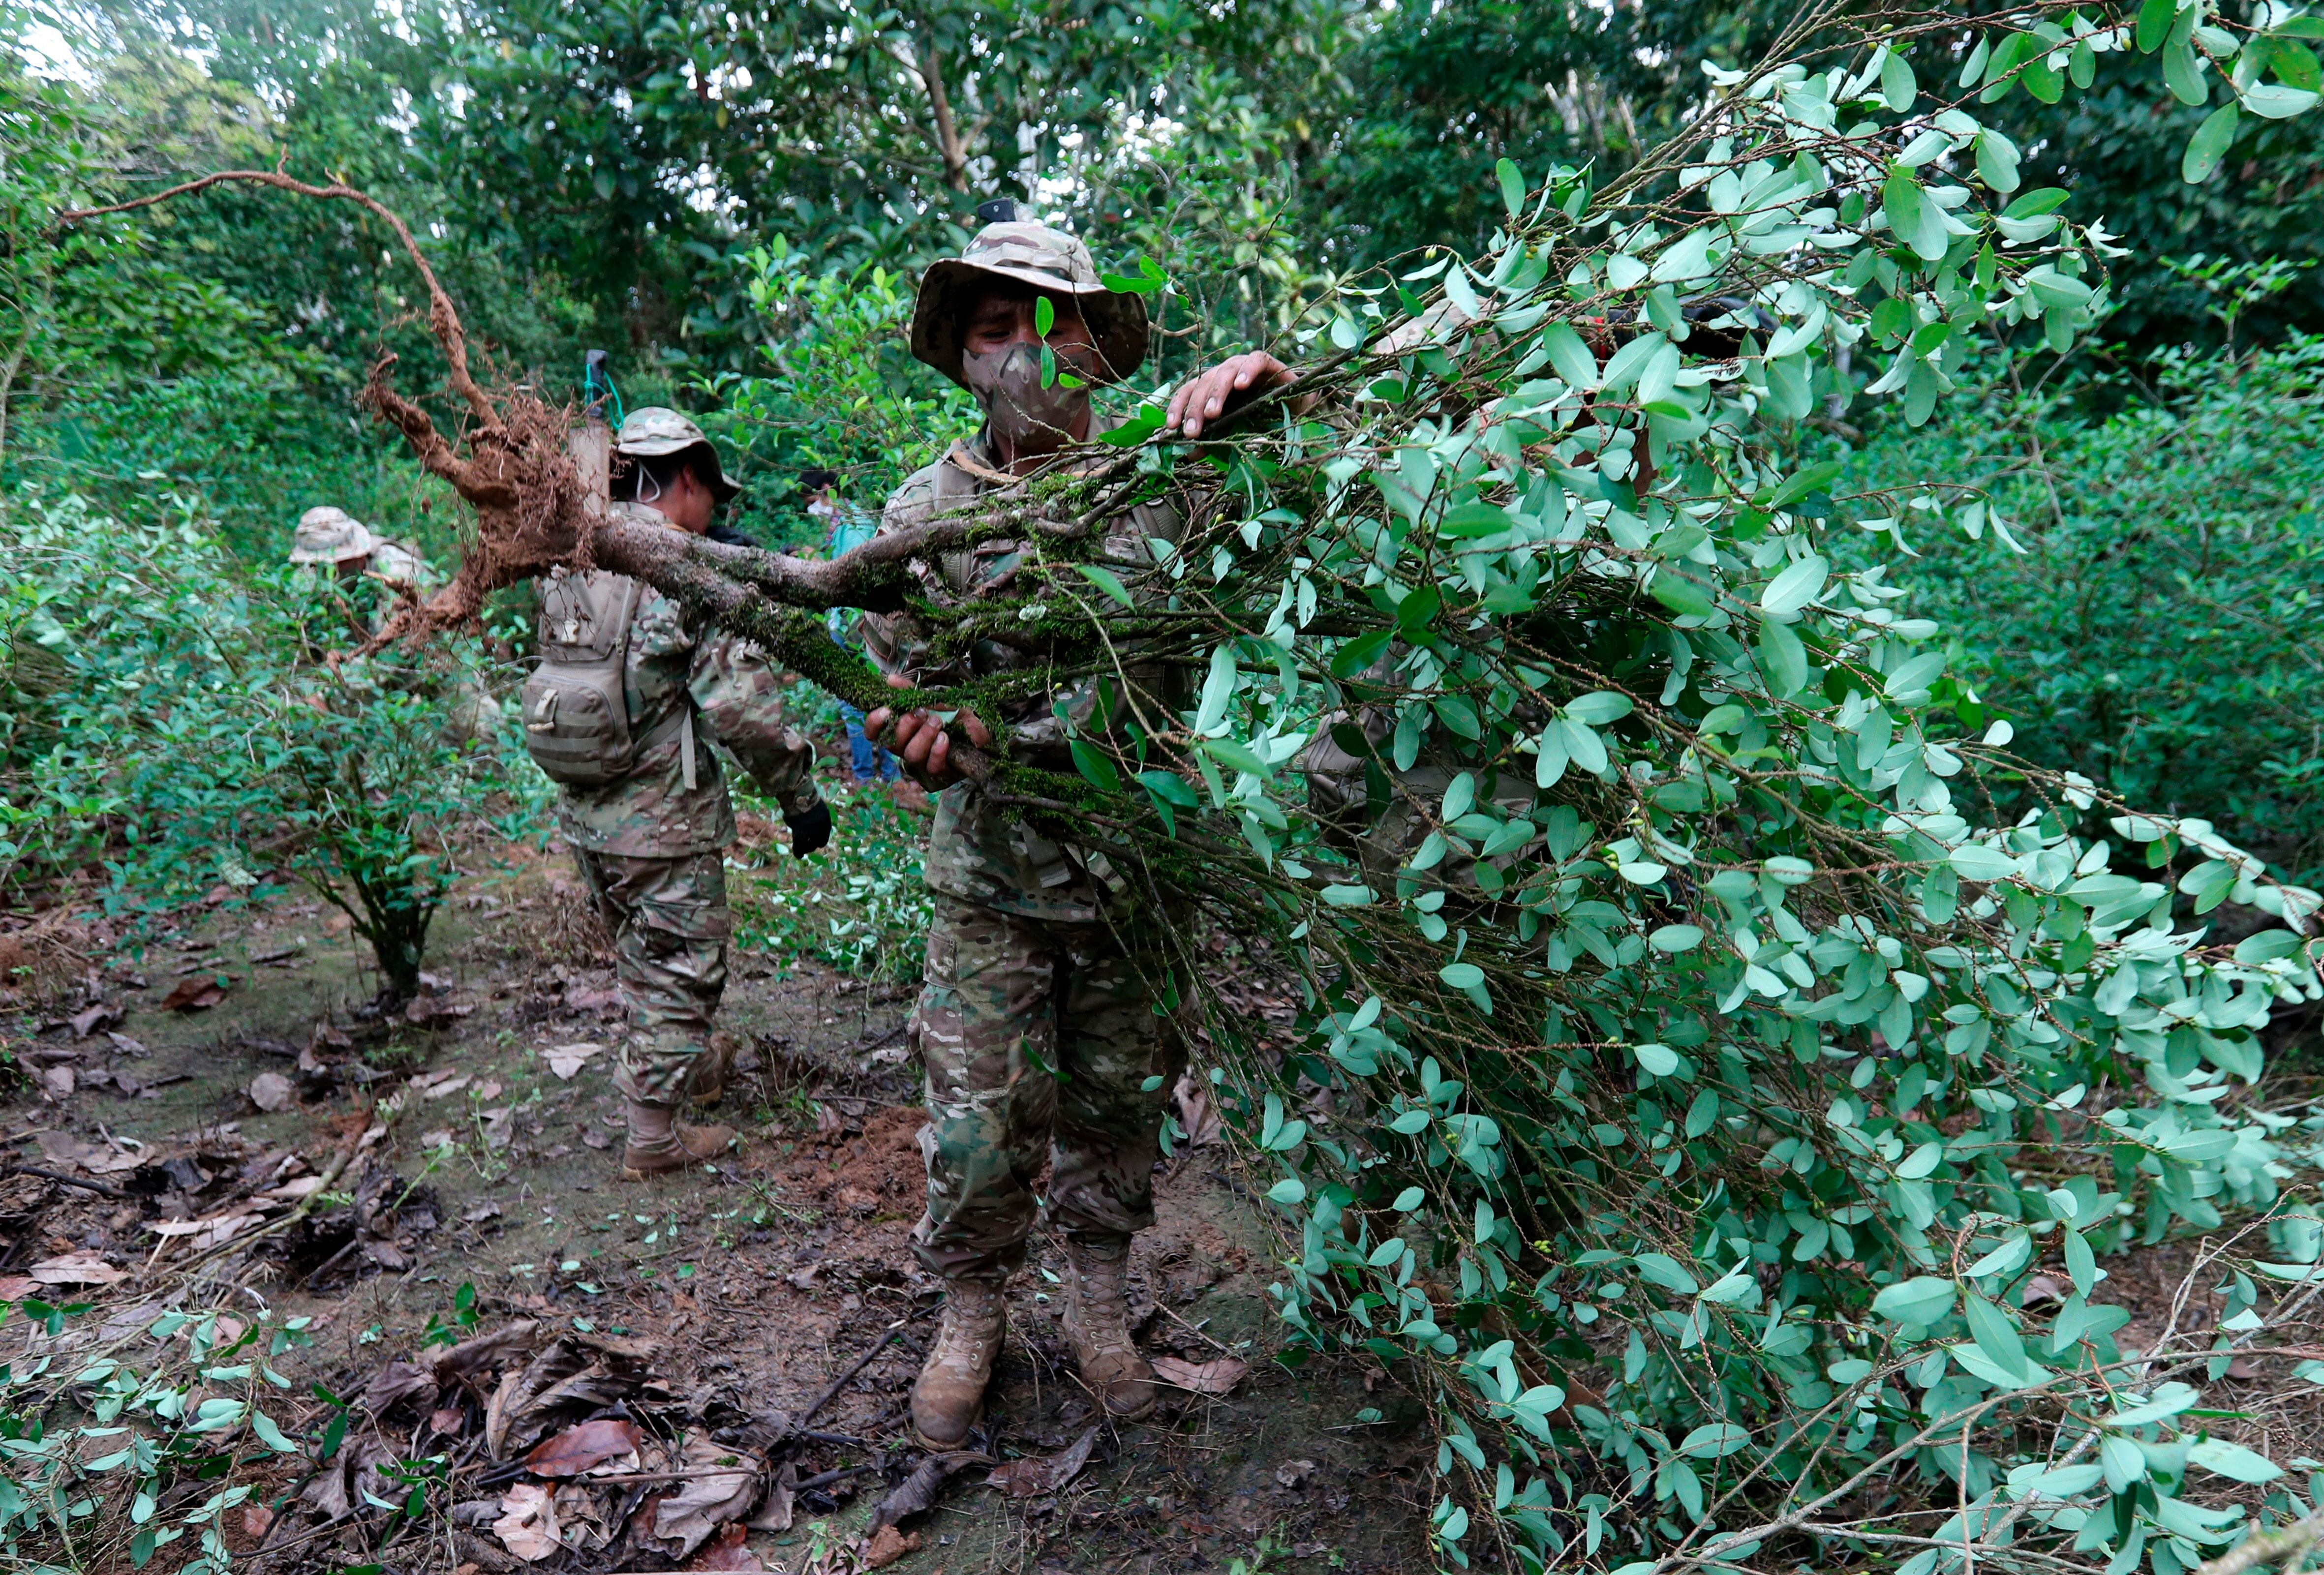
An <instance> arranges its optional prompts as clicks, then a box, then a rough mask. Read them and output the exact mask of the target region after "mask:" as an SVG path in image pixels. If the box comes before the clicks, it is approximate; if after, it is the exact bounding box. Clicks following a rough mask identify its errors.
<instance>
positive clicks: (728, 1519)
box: [653, 1437, 766, 1559]
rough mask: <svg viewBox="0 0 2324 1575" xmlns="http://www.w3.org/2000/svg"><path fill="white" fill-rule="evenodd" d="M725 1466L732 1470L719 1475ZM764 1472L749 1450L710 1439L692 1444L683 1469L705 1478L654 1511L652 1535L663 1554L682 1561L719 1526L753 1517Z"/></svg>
mask: <svg viewBox="0 0 2324 1575" xmlns="http://www.w3.org/2000/svg"><path fill="white" fill-rule="evenodd" d="M722 1466H731V1467H732V1468H733V1469H732V1470H717V1469H714V1468H717V1467H722ZM765 1468H766V1462H765V1461H764V1460H761V1459H760V1458H759V1457H758V1456H757V1455H755V1454H752V1452H751V1451H748V1450H743V1449H735V1448H730V1447H729V1446H727V1445H725V1444H722V1443H719V1442H716V1441H714V1440H711V1439H706V1438H700V1437H696V1438H690V1439H688V1440H687V1441H686V1449H685V1452H684V1453H683V1454H681V1455H680V1456H679V1457H678V1469H680V1470H683V1471H702V1472H705V1473H706V1474H705V1475H703V1476H698V1477H696V1478H694V1479H693V1480H691V1481H687V1482H681V1483H679V1484H678V1491H677V1492H676V1493H673V1494H672V1495H670V1496H669V1497H667V1498H665V1499H663V1500H662V1501H661V1503H660V1505H659V1506H657V1507H656V1508H655V1510H654V1516H653V1534H654V1538H655V1540H656V1541H657V1542H658V1543H659V1544H660V1546H661V1550H662V1552H665V1553H668V1554H669V1556H670V1557H671V1558H673V1559H683V1558H685V1557H686V1556H687V1554H689V1553H691V1552H694V1550H695V1549H696V1548H698V1547H700V1546H701V1545H702V1544H703V1543H705V1542H707V1541H709V1540H710V1538H711V1536H712V1535H713V1534H715V1533H716V1532H717V1530H718V1528H719V1527H720V1526H722V1525H726V1524H730V1523H732V1522H734V1521H739V1520H741V1519H742V1518H743V1517H744V1516H745V1515H749V1514H750V1513H751V1506H752V1505H754V1504H756V1503H757V1502H758V1500H759V1477H760V1473H761V1471H763V1470H764V1469H765Z"/></svg>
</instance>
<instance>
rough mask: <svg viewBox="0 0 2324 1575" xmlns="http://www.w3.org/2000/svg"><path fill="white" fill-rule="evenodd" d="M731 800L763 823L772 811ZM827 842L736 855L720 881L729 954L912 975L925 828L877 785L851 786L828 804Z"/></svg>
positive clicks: (743, 792)
mask: <svg viewBox="0 0 2324 1575" xmlns="http://www.w3.org/2000/svg"><path fill="white" fill-rule="evenodd" d="M736 797H737V799H738V801H739V802H740V803H741V804H742V805H744V806H749V807H751V808H753V809H756V810H758V811H759V812H760V813H761V814H764V815H768V816H769V817H770V818H776V817H779V815H780V813H781V812H780V809H779V806H776V805H774V804H772V803H771V802H765V801H761V800H757V799H754V798H752V797H751V795H750V793H749V790H748V789H747V788H740V787H738V789H737V792H736ZM831 818H832V834H831V844H830V845H829V846H828V847H826V848H825V849H824V850H823V851H822V852H818V853H813V854H810V855H808V856H807V858H805V859H794V858H791V857H789V856H788V854H787V853H785V852H782V851H781V850H779V849H776V848H771V847H770V848H765V849H761V850H755V851H752V852H746V853H745V854H744V855H743V857H744V858H746V859H751V860H753V862H752V865H751V867H749V868H746V869H742V870H735V871H733V874H732V875H731V876H730V878H729V880H728V883H727V893H728V896H729V898H730V899H731V900H732V901H733V906H734V938H735V945H736V949H737V951H738V952H740V953H746V954H747V953H757V954H760V955H761V956H763V957H764V958H765V959H766V960H768V961H770V962H771V963H774V964H775V965H776V966H777V967H779V968H781V969H783V970H784V971H786V972H788V970H789V969H791V968H792V967H794V966H796V965H797V964H798V962H799V961H801V960H802V959H805V960H807V961H810V962H816V963H823V964H825V965H826V966H828V967H832V968H835V969H837V970H838V971H839V972H842V973H845V974H849V975H851V976H853V977H855V978H859V979H871V980H881V981H895V982H899V983H900V982H906V981H911V980H915V979H918V977H919V974H920V963H921V962H922V959H923V958H924V956H925V955H926V952H927V934H928V918H929V916H930V915H931V914H932V913H933V912H934V904H933V903H932V902H931V901H930V899H929V897H928V890H927V886H926V884H924V883H923V881H922V880H921V878H920V859H921V849H922V847H923V846H924V845H925V838H926V836H927V823H926V822H925V821H924V820H922V819H921V818H920V817H919V816H918V815H914V814H913V813H912V812H911V811H909V810H908V809H906V808H904V807H903V806H901V805H899V804H898V803H897V802H896V799H895V797H894V795H893V794H892V793H891V792H890V790H889V789H888V788H885V787H882V786H880V785H877V784H859V785H858V786H856V787H855V788H854V789H853V792H852V793H850V794H849V796H848V797H844V798H843V799H839V800H836V801H835V802H834V803H833V804H832V806H831Z"/></svg>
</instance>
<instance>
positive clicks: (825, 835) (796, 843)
mask: <svg viewBox="0 0 2324 1575" xmlns="http://www.w3.org/2000/svg"><path fill="white" fill-rule="evenodd" d="M783 824H785V825H787V826H788V827H790V828H791V857H792V858H794V859H804V858H806V857H807V855H808V854H809V853H812V852H815V851H816V849H818V848H820V847H822V846H823V845H824V844H825V843H828V842H830V841H831V806H830V805H828V804H825V802H824V801H823V800H822V799H820V798H818V799H816V801H815V807H813V808H812V809H802V810H800V811H799V812H798V814H797V815H785V816H783Z"/></svg>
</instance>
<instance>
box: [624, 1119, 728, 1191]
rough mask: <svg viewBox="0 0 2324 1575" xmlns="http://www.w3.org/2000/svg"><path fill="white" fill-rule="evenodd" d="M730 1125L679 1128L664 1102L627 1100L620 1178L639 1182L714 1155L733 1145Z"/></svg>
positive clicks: (711, 1158) (710, 1158)
mask: <svg viewBox="0 0 2324 1575" xmlns="http://www.w3.org/2000/svg"><path fill="white" fill-rule="evenodd" d="M733 1142H734V1128H732V1127H682V1126H680V1125H678V1112H677V1111H675V1110H671V1109H670V1108H669V1106H668V1105H647V1104H641V1103H639V1102H638V1101H635V1100H632V1101H630V1141H629V1144H628V1146H627V1147H624V1148H623V1149H622V1180H623V1181H643V1180H645V1179H646V1177H648V1176H650V1175H666V1174H669V1172H671V1171H674V1170H684V1169H686V1168H687V1166H688V1165H701V1164H703V1163H704V1162H705V1161H707V1160H713V1159H715V1158H717V1157H718V1156H720V1155H722V1154H724V1153H725V1152H726V1150H727V1149H728V1148H729V1147H733Z"/></svg>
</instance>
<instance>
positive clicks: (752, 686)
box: [524, 407, 831, 1180]
mask: <svg viewBox="0 0 2324 1575" xmlns="http://www.w3.org/2000/svg"><path fill="white" fill-rule="evenodd" d="M613 454H614V461H613V496H614V498H615V499H616V500H617V501H616V502H613V504H612V506H611V512H612V513H613V516H614V517H615V518H627V519H629V520H635V521H638V522H641V523H649V524H652V525H654V526H657V527H659V528H664V529H669V530H684V531H687V532H690V533H692V534H695V535H705V534H707V533H709V531H710V530H711V528H712V522H713V520H715V518H716V515H717V513H718V511H719V510H720V509H721V508H722V507H723V506H724V504H725V503H726V502H728V501H729V500H731V499H732V498H733V495H734V493H735V492H736V491H737V489H736V488H735V487H734V486H733V484H732V483H730V482H728V481H727V479H726V477H725V474H724V471H723V470H722V468H721V467H720V465H719V463H718V452H717V450H716V449H715V448H714V447H712V446H711V444H710V441H709V439H708V438H706V437H704V436H703V434H702V429H701V428H698V427H696V425H695V424H694V423H693V422H692V421H689V420H687V419H686V418H685V417H684V416H681V415H679V414H678V412H677V411H676V410H664V409H660V408H658V407H656V408H648V409H644V410H632V411H631V412H630V414H629V418H628V419H626V420H624V421H623V422H622V429H621V432H620V433H619V434H618V435H617V437H615V440H614V446H613ZM539 634H540V656H541V659H540V665H539V668H536V669H535V670H534V672H533V674H532V677H531V678H530V680H529V681H528V682H527V683H526V685H525V692H524V719H525V739H526V743H527V745H528V746H529V747H530V750H531V751H532V755H533V759H534V760H537V761H539V764H540V768H541V769H542V770H543V771H545V772H547V773H548V774H549V777H551V778H554V779H555V780H556V781H557V782H558V784H559V786H560V788H561V789H562V791H561V792H560V793H559V795H558V826H559V829H560V831H561V832H562V834H563V835H564V837H565V841H566V842H567V844H569V845H570V846H571V847H572V849H573V852H574V857H575V859H576V861H578V863H579V864H580V867H581V875H582V879H583V880H586V882H587V883H588V887H589V891H590V895H591V897H592V898H594V899H595V903H596V906H597V909H598V912H599V913H600V914H602V915H603V916H604V919H605V923H606V926H607V928H608V929H610V930H611V931H612V932H613V955H614V963H615V967H616V969H617V971H618V972H619V974H620V976H621V981H622V996H623V998H624V999H625V1001H626V1003H627V1005H628V1007H629V1009H630V1027H629V1031H628V1033H627V1034H626V1035H625V1036H623V1039H622V1046H621V1055H620V1060H619V1064H618V1065H617V1067H616V1069H615V1072H614V1082H615V1084H616V1085H617V1086H618V1087H619V1088H620V1089H621V1091H622V1093H623V1094H624V1095H625V1096H626V1097H627V1099H628V1101H629V1141H628V1143H627V1146H626V1147H624V1149H623V1151H622V1174H623V1175H624V1176H626V1177H628V1178H630V1179H632V1180H642V1179H644V1178H645V1177H646V1176H649V1175H654V1174H661V1173H664V1172H669V1171H675V1170H679V1169H682V1168H684V1167H686V1166H688V1165H696V1164H700V1163H702V1162H704V1161H705V1160H709V1159H713V1158H715V1157H716V1156H718V1155H719V1154H721V1153H723V1152H724V1150H725V1149H726V1148H727V1147H728V1146H729V1145H730V1144H732V1143H733V1138H734V1132H733V1128H729V1127H723V1126H707V1127H698V1128H697V1127H689V1126H686V1125H683V1124H681V1123H680V1122H678V1119H677V1117H678V1110H680V1109H681V1108H682V1107H683V1106H684V1105H685V1104H686V1103H687V1101H688V1099H689V1098H691V1099H696V1100H700V1101H704V1102H709V1101H714V1100H715V1098H716V1097H717V1096H718V1093H719V1092H720V1091H722V1090H723V1084H724V1070H725V1069H724V1067H723V1066H722V1065H721V1064H720V1063H719V1057H718V1055H717V1054H716V1052H715V1050H714V1049H713V1047H712V1043H711V1035H712V1029H713V1024H714V1020H715V1016H716V1013H717V1010H718V1002H719V999H720V997H721V996H722V995H723V994H724V990H725V986H726V942H727V937H728V935H730V934H731V932H732V928H733V924H732V919H731V917H730V916H729V914H728V911H727V907H726V870H725V857H724V850H725V849H726V848H727V847H728V846H729V845H731V844H732V843H733V841H734V837H735V826H734V811H733V804H732V803H731V801H730V800H729V798H728V797H727V792H726V777H725V769H724V765H723V764H722V763H721V751H724V753H725V754H727V755H731V756H732V757H733V760H735V761H736V762H737V763H738V764H739V765H740V766H741V767H742V769H743V770H744V771H745V772H747V773H748V774H749V775H750V777H751V778H752V780H753V781H755V782H756V783H757V784H758V786H759V788H760V790H761V792H763V793H765V794H766V795H767V796H768V797H770V798H773V799H774V800H776V801H777V802H778V803H779V805H780V806H782V812H783V819H784V821H785V822H786V823H787V824H788V825H789V827H790V833H791V852H792V854H793V855H794V856H804V855H806V854H807V853H811V852H814V851H815V850H816V849H817V848H820V847H822V846H823V845H824V843H825V842H826V841H828V840H829V838H830V836H831V812H830V810H829V809H828V808H827V807H826V806H825V804H824V802H823V797H822V795H821V794H820V793H819V792H818V791H817V790H816V785H815V777H814V771H815V751H814V748H813V747H812V746H811V745H809V744H808V743H807V741H806V740H805V739H804V738H802V737H800V736H799V734H798V732H795V731H793V730H792V729H791V728H790V727H789V726H788V725H787V724H786V723H785V722H784V719H783V707H782V697H781V696H782V686H781V674H780V673H779V671H778V670H777V669H776V668H774V667H773V665H772V664H770V662H769V661H768V660H767V659H766V657H765V656H764V655H763V654H762V653H761V651H760V650H759V649H757V648H756V647H755V646H752V645H751V644H749V643H747V642H746V641H744V640H742V639H740V638H739V637H737V636H733V635H730V634H727V633H724V632H723V631H720V630H718V629H716V628H710V627H705V626H703V625H702V623H701V622H699V621H698V620H697V619H696V617H695V616H694V615H693V614H691V613H687V612H686V611H685V610H684V609H683V608H681V607H680V606H679V605H678V603H676V602H673V601H671V600H669V598H667V597H665V596H663V595H662V594H660V593H659V592H658V591H656V590H653V589H652V588H650V587H649V586H647V585H641V584H640V583H639V582H637V581H635V580H632V579H627V578H625V577H623V576H619V575H614V574H609V573H606V572H604V571H602V570H591V571H588V572H586V573H578V574H576V573H571V572H568V571H566V570H563V569H560V570H558V571H557V572H556V573H555V574H553V575H552V576H550V577H549V579H547V580H546V581H544V582H543V583H542V585H541V613H540V630H539ZM714 746H715V747H714Z"/></svg>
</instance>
